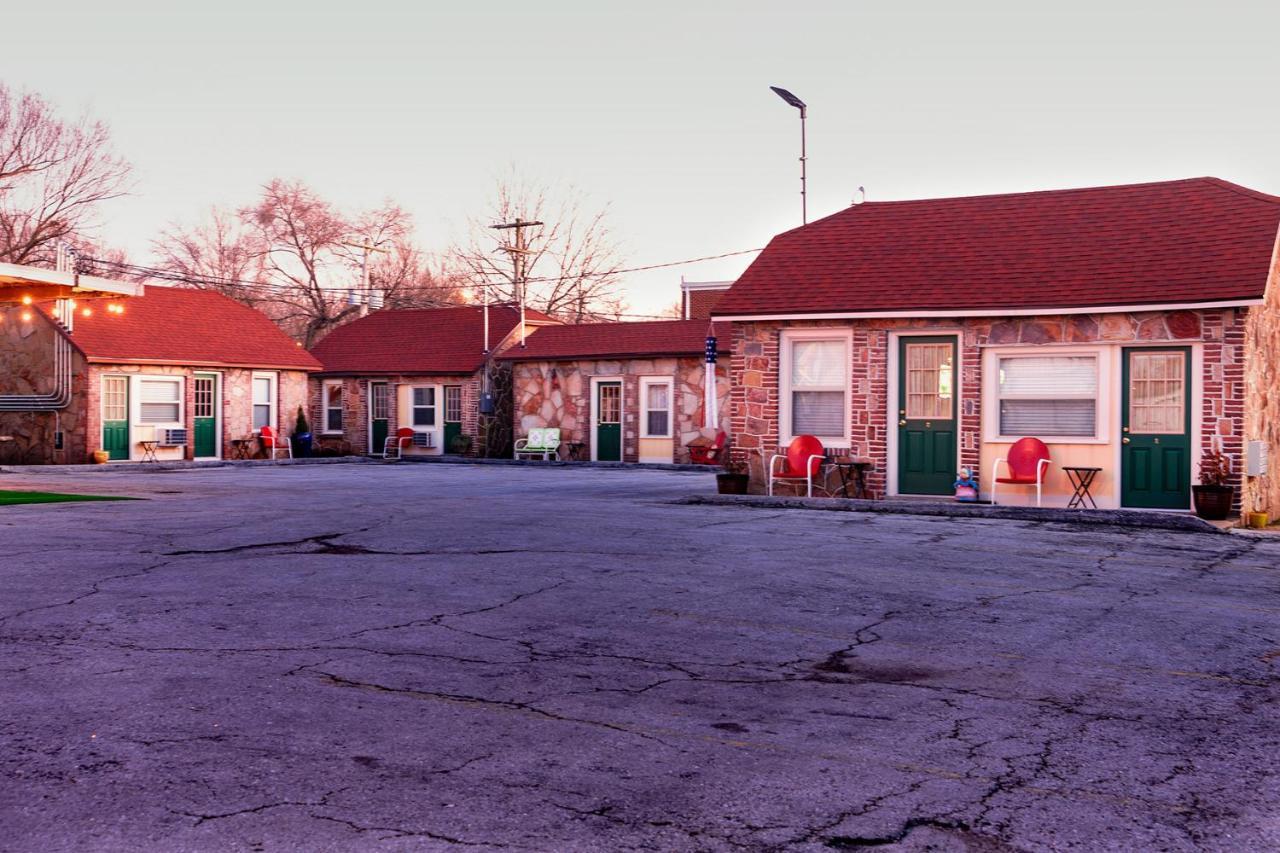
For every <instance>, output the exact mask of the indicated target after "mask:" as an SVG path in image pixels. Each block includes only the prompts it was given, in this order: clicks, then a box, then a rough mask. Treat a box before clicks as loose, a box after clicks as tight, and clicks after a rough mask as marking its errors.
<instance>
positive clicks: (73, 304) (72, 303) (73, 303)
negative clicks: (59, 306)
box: [67, 299, 76, 311]
mask: <svg viewBox="0 0 1280 853" xmlns="http://www.w3.org/2000/svg"><path fill="white" fill-rule="evenodd" d="M67 306H68V307H70V308H71V310H72V311H74V310H76V301H75V300H74V299H68V300H67Z"/></svg>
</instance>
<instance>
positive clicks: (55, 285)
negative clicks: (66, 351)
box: [0, 263, 143, 304]
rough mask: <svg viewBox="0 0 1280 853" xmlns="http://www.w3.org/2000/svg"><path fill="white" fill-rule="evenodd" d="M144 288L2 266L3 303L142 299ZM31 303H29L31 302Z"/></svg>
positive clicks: (0, 300) (59, 272)
mask: <svg viewBox="0 0 1280 853" xmlns="http://www.w3.org/2000/svg"><path fill="white" fill-rule="evenodd" d="M142 293H143V286H142V285H141V284H135V283H134V282H130V281H115V280H114V279H109V278H98V277H97V276H92V275H80V274H79V273H75V272H70V271H63V270H49V269H44V268H42V267H31V266H26V265H24V264H3V263H0V304H3V303H6V302H23V301H24V297H25V298H27V299H29V300H30V301H32V302H45V301H48V300H51V299H95V298H97V299H112V298H122V297H127V296H141V295H142ZM28 304H29V303H28Z"/></svg>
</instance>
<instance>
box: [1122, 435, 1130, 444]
mask: <svg viewBox="0 0 1280 853" xmlns="http://www.w3.org/2000/svg"><path fill="white" fill-rule="evenodd" d="M1120 443H1121V444H1128V443H1129V436H1127V435H1126V436H1125V437H1124V438H1122V439H1120Z"/></svg>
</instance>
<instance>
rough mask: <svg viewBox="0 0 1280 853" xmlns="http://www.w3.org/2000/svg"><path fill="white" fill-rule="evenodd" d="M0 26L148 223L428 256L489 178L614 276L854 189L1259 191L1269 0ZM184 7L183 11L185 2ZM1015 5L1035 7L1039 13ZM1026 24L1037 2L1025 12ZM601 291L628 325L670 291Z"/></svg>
mask: <svg viewBox="0 0 1280 853" xmlns="http://www.w3.org/2000/svg"><path fill="white" fill-rule="evenodd" d="M25 5H26V7H27V8H25V9H22V10H18V11H15V10H13V9H11V8H5V9H3V10H2V11H0V21H3V29H4V30H5V33H6V34H5V38H4V45H3V48H0V79H3V80H4V81H5V82H6V83H8V84H9V85H10V86H13V87H16V88H19V89H30V90H33V91H36V92H39V93H41V94H43V95H44V96H46V97H47V98H49V99H50V100H51V101H53V102H54V103H55V104H56V105H58V106H59V107H60V108H62V109H63V110H64V111H66V112H67V113H74V112H78V111H80V110H84V109H87V110H90V111H91V112H92V114H93V115H94V116H96V117H98V118H102V119H104V120H106V121H107V122H109V124H110V125H111V128H112V131H113V134H114V138H115V140H116V143H117V146H118V148H119V150H120V152H121V153H123V154H124V155H126V156H127V157H128V158H129V159H131V160H132V161H133V163H134V164H135V167H136V178H137V183H136V187H135V190H134V194H133V195H132V196H131V197H129V198H127V199H122V200H119V201H116V202H113V203H112V204H111V205H110V207H109V208H107V209H106V210H105V211H104V212H105V214H106V216H105V220H106V221H105V224H104V227H103V230H102V231H101V233H100V235H99V236H101V237H102V238H104V239H106V240H107V241H108V242H110V243H112V244H115V245H119V246H121V247H123V248H125V249H126V250H127V251H128V252H129V253H130V256H131V258H132V259H133V260H134V261H135V262H146V261H148V260H149V259H150V257H149V242H150V240H151V238H152V236H153V235H154V233H155V232H156V231H157V230H158V229H159V228H160V227H162V226H163V225H165V224H166V223H167V222H169V221H172V220H178V221H190V220H192V219H195V218H197V217H198V216H200V214H201V213H202V211H204V210H205V209H206V208H207V207H208V206H209V205H210V204H212V203H217V204H224V205H232V206H239V205H242V204H245V203H247V202H249V201H250V200H252V199H253V198H254V197H255V196H256V193H257V189H258V187H259V185H261V184H262V183H264V182H266V181H267V180H269V179H271V178H273V177H276V176H281V177H287V178H301V179H303V180H305V181H307V182H308V183H310V184H312V185H313V186H314V187H315V188H316V189H317V190H319V191H320V192H321V193H322V194H323V195H325V196H327V197H329V198H331V199H332V200H334V201H335V202H337V203H339V204H341V205H345V206H364V205H373V204H376V203H378V202H379V201H380V200H382V199H383V198H386V197H390V198H393V199H395V200H396V201H398V202H400V203H401V204H403V205H404V206H405V207H407V208H408V209H409V210H410V211H412V212H413V213H414V215H415V216H416V219H417V224H418V231H419V239H420V242H421V244H422V245H423V246H424V247H425V248H427V249H429V250H438V249H443V248H444V247H445V246H446V245H448V243H449V242H450V239H451V237H453V236H454V235H455V234H458V233H460V232H461V230H462V228H463V224H464V221H465V219H466V217H467V216H468V215H469V214H480V213H483V212H484V209H485V202H486V200H487V199H488V197H489V195H490V191H491V189H492V186H493V182H494V178H495V177H496V176H497V175H498V174H500V173H503V172H505V171H506V170H507V169H508V168H509V167H511V166H512V165H514V166H516V167H517V168H518V169H520V170H522V171H526V172H528V173H530V174H532V175H534V176H536V177H538V178H539V179H541V180H543V181H545V182H547V183H549V184H551V185H552V186H553V187H554V186H557V185H569V184H571V185H575V186H577V187H578V188H580V189H581V190H582V191H584V192H585V193H586V194H587V196H588V198H589V199H590V200H592V201H593V202H594V203H596V204H601V205H602V204H605V203H608V204H610V205H611V208H612V224H613V228H614V231H615V232H616V234H617V235H618V237H619V238H620V242H621V243H622V248H623V253H624V257H625V259H626V260H627V261H628V265H641V264H650V263H661V262H665V261H673V260H679V259H683V258H691V257H697V256H702V255H711V254H718V253H721V252H730V251H735V250H739V249H750V248H755V247H759V246H763V245H764V244H765V242H766V241H767V240H768V239H769V237H771V236H772V235H773V234H775V233H777V232H778V231H781V230H785V229H787V228H790V227H794V226H795V225H798V224H799V219H800V202H799V196H798V189H799V180H798V178H799V164H798V163H797V159H796V158H797V157H798V155H799V151H798V149H799V127H798V124H799V121H798V117H797V114H796V111H795V110H794V109H792V108H791V107H788V106H787V105H786V104H784V103H783V102H782V101H780V100H778V99H777V97H776V96H775V95H774V94H773V93H772V92H770V91H769V88H768V87H769V86H770V85H771V84H772V85H779V86H782V87H785V88H788V89H791V90H792V91H794V92H795V93H796V94H797V95H799V96H800V97H801V98H803V99H804V100H805V101H806V102H807V103H808V104H809V126H808V137H809V188H810V194H809V213H810V219H813V218H816V217H818V216H822V215H825V214H828V213H833V212H835V211H837V210H839V209H841V208H843V207H845V206H847V205H848V204H849V203H850V201H851V200H852V198H853V195H854V193H855V191H856V188H857V187H858V185H860V184H861V185H865V186H866V188H867V196H868V198H869V199H870V200H873V201H875V200H888V199H901V198H925V197H935V196H948V195H972V194H982V193H993V192H1010V191H1019V190H1031V189H1050V188H1059V187H1071V186H1092V185H1097V184H1110V183H1129V182H1136V181H1149V180H1162V179H1171V178H1183V177H1191V176H1196V175H1216V176H1218V177H1221V178H1225V179H1228V180H1232V181H1236V182H1238V183H1242V184H1245V185H1246V186H1250V187H1253V188H1254V189H1258V190H1262V191H1265V192H1270V193H1274V194H1280V142H1278V140H1280V85H1278V84H1280V59H1277V53H1276V44H1277V41H1276V39H1277V35H1276V34H1277V32H1280V3H1274V2H1263V0H1259V2H1255V3H1246V4H1238V3H1235V4H1233V3H1221V2H1216V3H1212V4H1208V3H1194V4H1179V3H1163V2H1162V3H1125V2H1118V1H1115V0H1113V2H1107V3H1080V2H1071V3H1056V4H1047V3H1044V4H1042V3H1027V2H1017V3H1005V4H995V3H954V2H951V3H938V4H925V3H888V2H885V3H856V2H852V0H845V2H834V3H816V2H815V3H806V2H792V3H779V2H771V3H754V2H753V3H741V2H734V3H729V2H725V3H709V2H695V0H681V2H654V0H647V2H644V3H628V4H625V5H624V4H616V5H615V4H610V3H601V2H591V3H587V2H579V3H569V2H554V0H544V2H522V3H508V2H500V1H499V0H491V2H485V3H465V4H464V3H460V2H450V3H438V4H434V3H380V2H376V0H366V2H361V3H344V4H341V5H337V4H331V3H321V2H299V3H283V2H270V0H258V2H253V3H241V2H228V0H219V2H205V3H203V4H200V5H199V6H195V5H194V4H183V3H174V2H172V0H169V2H163V3H140V2H122V1H121V0H114V2H111V3H103V2H78V0H76V1H74V2H73V0H64V2H60V3H57V4H37V3H28V4H25ZM184 6H189V8H190V9H191V10H190V11H188V10H184V9H183V7H184ZM1041 7H1043V8H1041ZM1050 7H1051V8H1052V10H1050V11H1045V10H1044V9H1049V8H1050ZM749 259H750V258H749V257H746V258H738V259H732V260H728V261H721V262H712V263H703V264H695V265H689V266H685V267H680V268H674V269H668V270H660V271H655V272H648V273H639V274H635V275H632V276H629V277H628V278H627V289H628V297H629V300H630V303H631V306H632V308H633V310H634V311H636V312H652V311H656V310H658V309H660V308H662V307H664V306H666V305H669V304H670V303H672V302H674V301H675V300H676V298H677V296H678V282H679V280H680V276H681V275H682V274H683V275H684V276H686V277H687V278H689V279H693V280H707V279H718V278H733V277H734V276H736V275H737V274H738V273H740V272H741V271H742V269H743V268H744V267H745V266H746V263H747V262H748V261H749Z"/></svg>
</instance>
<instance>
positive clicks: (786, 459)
mask: <svg viewBox="0 0 1280 853" xmlns="http://www.w3.org/2000/svg"><path fill="white" fill-rule="evenodd" d="M826 458H827V455H826V452H825V451H824V450H823V449H822V442H821V441H819V440H818V439H817V438H816V437H815V436H812V435H797V436H796V437H795V438H793V439H791V444H789V445H787V452H786V453H775V454H774V455H773V456H771V457H770V458H769V495H770V496H771V497H772V495H773V484H774V482H775V481H782V482H791V483H794V484H796V485H797V486H798V485H800V483H804V484H805V495H806V496H807V497H813V478H814V476H815V475H816V474H817V473H818V472H819V471H820V470H821V469H822V463H823V462H824V461H825V460H826ZM779 460H781V461H782V465H781V466H780V467H779V466H778V465H777V462H778V461H779Z"/></svg>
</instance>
